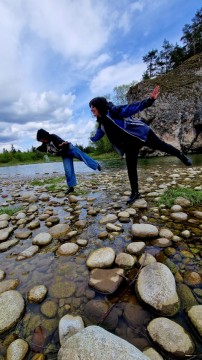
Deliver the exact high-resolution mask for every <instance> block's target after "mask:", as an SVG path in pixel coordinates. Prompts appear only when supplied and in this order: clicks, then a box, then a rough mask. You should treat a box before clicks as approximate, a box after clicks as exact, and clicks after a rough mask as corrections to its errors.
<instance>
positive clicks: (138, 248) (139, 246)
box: [126, 241, 146, 255]
mask: <svg viewBox="0 0 202 360" xmlns="http://www.w3.org/2000/svg"><path fill="white" fill-rule="evenodd" d="M145 246H146V244H145V243H144V242H143V241H136V242H132V243H130V244H129V245H128V246H127V247H126V251H127V252H128V253H129V254H131V255H141V254H142V253H143V251H144V249H145Z"/></svg>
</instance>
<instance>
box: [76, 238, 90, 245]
mask: <svg viewBox="0 0 202 360" xmlns="http://www.w3.org/2000/svg"><path fill="white" fill-rule="evenodd" d="M76 243H77V245H79V246H81V247H83V246H86V245H87V244H88V240H85V239H78V240H77V241H76Z"/></svg>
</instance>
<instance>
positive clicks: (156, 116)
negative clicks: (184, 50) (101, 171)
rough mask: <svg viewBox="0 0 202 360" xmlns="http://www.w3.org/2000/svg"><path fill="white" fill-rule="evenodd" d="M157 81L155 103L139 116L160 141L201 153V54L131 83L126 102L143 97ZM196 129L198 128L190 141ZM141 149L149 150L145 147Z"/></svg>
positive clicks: (145, 151) (147, 151) (148, 152)
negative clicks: (169, 69)
mask: <svg viewBox="0 0 202 360" xmlns="http://www.w3.org/2000/svg"><path fill="white" fill-rule="evenodd" d="M157 84H158V85H160V87H161V95H160V96H159V98H158V99H157V100H156V102H155V105H153V106H152V107H151V108H148V109H146V110H144V111H142V112H141V113H140V114H139V117H141V118H143V119H144V120H145V121H146V122H147V123H148V124H150V126H151V127H152V129H153V130H154V131H155V132H156V133H157V134H158V135H159V136H160V137H161V138H162V139H163V140H164V141H166V142H169V143H170V144H172V145H174V146H176V147H177V148H181V149H183V150H184V151H189V152H195V153H202V131H201V130H202V129H201V128H202V54H199V55H195V56H193V57H192V58H190V59H188V60H187V61H186V62H184V63H183V64H182V65H180V66H179V67H178V68H176V69H175V70H173V71H171V72H169V73H168V74H165V75H161V76H158V77H156V78H155V79H149V80H146V81H143V82H140V83H138V84H136V85H135V86H133V87H131V88H130V90H129V92H128V94H127V98H128V102H129V103H131V102H133V101H137V100H142V99H144V98H146V97H147V96H149V94H150V93H151V91H152V89H153V88H154V86H155V85H157ZM197 131H198V132H199V131H201V132H200V134H199V135H198V137H197V141H194V140H195V138H196V135H197ZM192 142H194V143H193V145H192V147H191V149H190V150H189V147H190V145H191V143H192ZM142 153H144V154H145V153H147V154H150V153H152V151H149V150H148V148H147V149H146V148H145V149H143V151H142Z"/></svg>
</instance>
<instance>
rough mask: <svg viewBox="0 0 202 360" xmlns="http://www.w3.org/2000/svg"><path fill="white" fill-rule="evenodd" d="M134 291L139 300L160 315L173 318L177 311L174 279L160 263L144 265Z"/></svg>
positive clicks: (178, 303)
mask: <svg viewBox="0 0 202 360" xmlns="http://www.w3.org/2000/svg"><path fill="white" fill-rule="evenodd" d="M136 290H137V294H138V296H139V297H140V299H141V300H142V301H143V302H144V303H146V304H147V305H149V306H151V308H152V309H153V310H154V311H155V312H156V313H158V314H160V315H164V316H173V315H175V314H176V313H177V312H178V311H179V307H180V301H179V298H178V294H177V291H176V285H175V278H174V276H173V274H172V272H171V271H170V269H169V268H168V267H167V266H166V265H164V264H162V263H159V262H156V263H153V264H150V265H146V266H145V267H143V268H142V269H141V270H140V273H139V275H138V278H137V282H136Z"/></svg>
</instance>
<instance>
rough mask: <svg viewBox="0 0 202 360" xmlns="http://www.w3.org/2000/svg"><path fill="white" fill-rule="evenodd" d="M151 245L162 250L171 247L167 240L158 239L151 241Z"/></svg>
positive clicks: (170, 242)
mask: <svg viewBox="0 0 202 360" xmlns="http://www.w3.org/2000/svg"><path fill="white" fill-rule="evenodd" d="M152 245H154V246H159V247H160V248H164V247H167V246H171V245H172V241H170V240H169V239H167V238H158V239H155V240H153V241H152Z"/></svg>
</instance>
